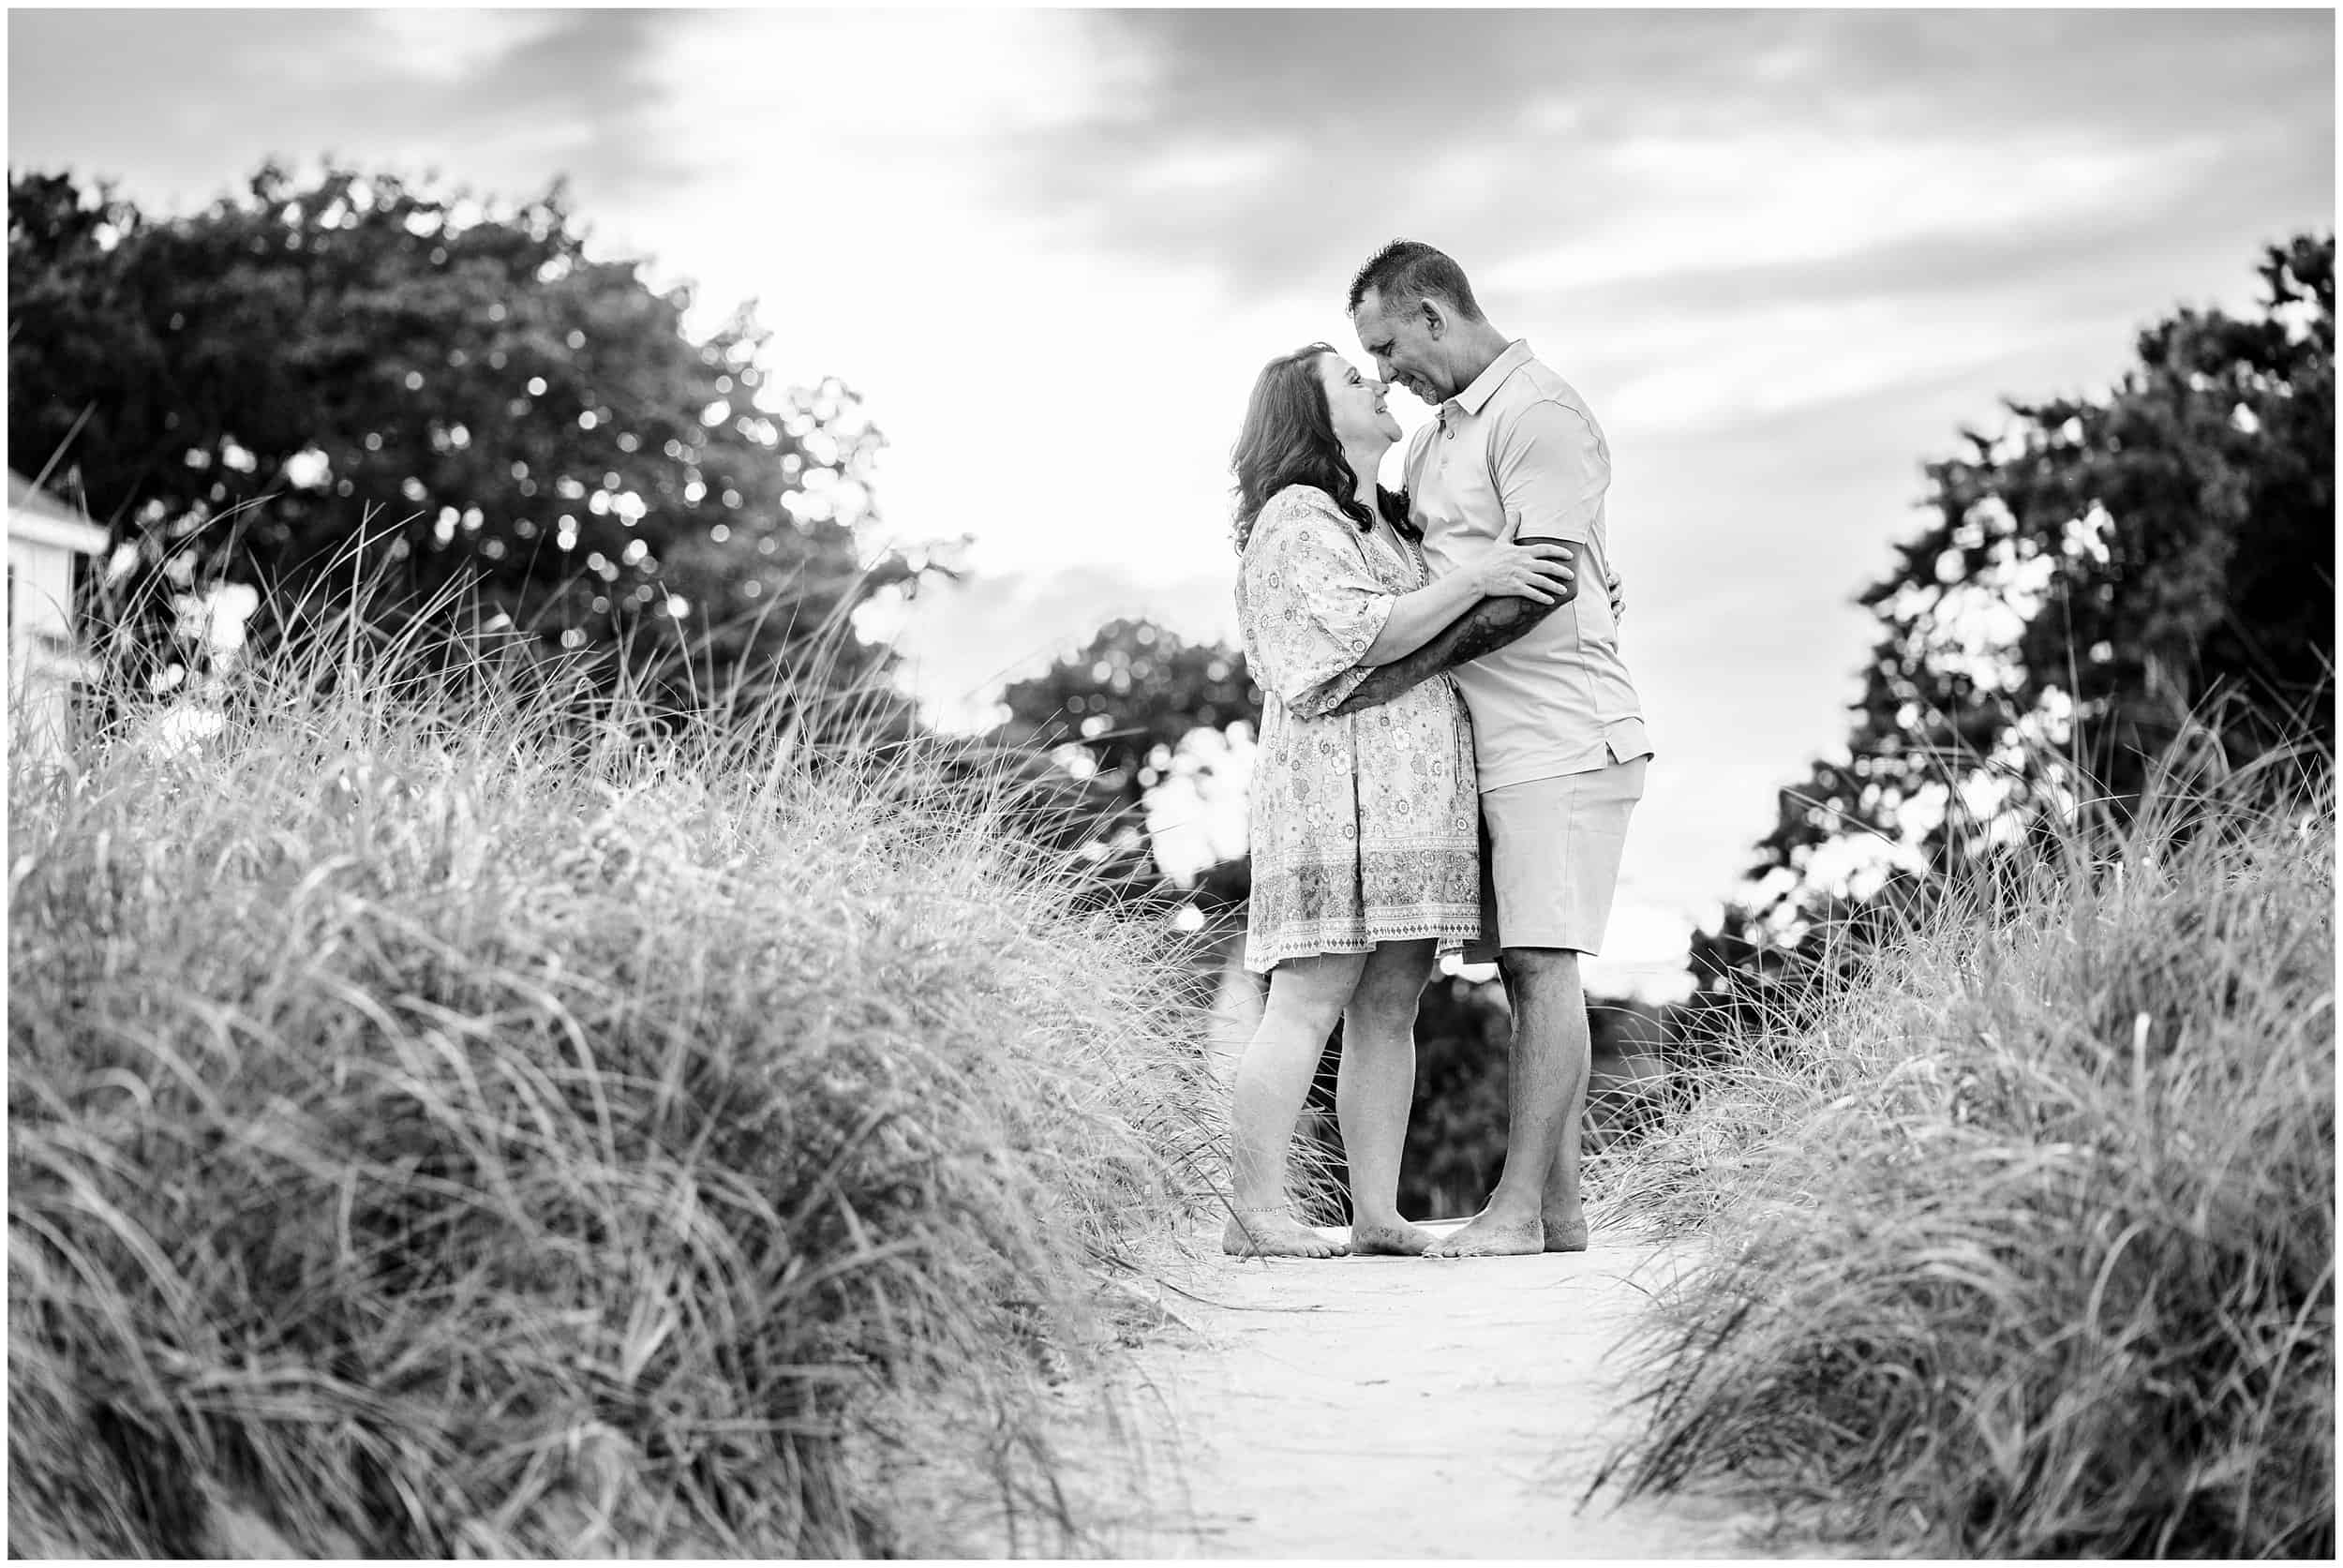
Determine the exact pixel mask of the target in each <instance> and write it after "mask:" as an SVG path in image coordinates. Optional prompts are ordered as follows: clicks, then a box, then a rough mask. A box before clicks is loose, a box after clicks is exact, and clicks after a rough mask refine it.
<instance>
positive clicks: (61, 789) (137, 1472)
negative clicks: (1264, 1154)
mask: <svg viewBox="0 0 2343 1568" xmlns="http://www.w3.org/2000/svg"><path fill="white" fill-rule="evenodd" d="M319 646H320V647H321V649H322V650H323V651H321V652H319V653H317V654H315V655H313V656H311V657H310V658H308V659H306V660H305V661H293V662H291V663H289V664H288V663H277V664H273V665H267V666H266V667H255V668H251V669H247V670H245V671H243V672H241V673H240V674H239V675H237V676H236V677H235V678H234V679H233V680H232V681H231V683H230V685H231V690H230V691H229V692H228V694H227V695H226V698H225V700H224V701H223V702H222V703H221V704H220V705H219V706H218V708H217V709H216V711H215V712H214V713H212V714H211V716H210V718H209V720H208V725H209V727H210V728H212V729H214V730H215V731H216V733H213V734H211V735H210V737H209V739H204V740H202V741H201V743H200V744H192V743H187V744H165V745H155V744H147V743H142V742H140V741H138V740H136V739H117V740H114V741H112V742H110V743H108V744H105V745H102V746H97V747H93V748H91V749H89V750H88V751H86V752H85V753H84V754H82V755H80V756H78V757H74V758H69V759H67V760H64V761H62V762H41V761H38V760H36V759H33V758H30V757H27V756H22V755H19V756H16V757H12V759H11V772H10V780H9V783H10V788H9V802H8V809H9V829H10V871H9V903H8V913H9V920H8V953H9V993H10V995H9V1001H10V1006H9V1009H8V1016H9V1068H10V1070H9V1085H8V1113H9V1129H10V1140H9V1156H8V1177H9V1188H8V1211H9V1274H8V1292H9V1307H10V1316H9V1365H10V1377H9V1391H8V1426H9V1436H10V1454H11V1475H10V1486H9V1490H8V1525H9V1542H10V1547H11V1550H12V1551H13V1552H15V1553H18V1554H23V1555H35V1556H40V1555H67V1556H115V1555H134V1556H187V1555H198V1556H201V1555H214V1554H216V1553H220V1552H223V1551H226V1550H230V1549H232V1548H233V1546H234V1545H235V1543H234V1542H232V1541H231V1540H229V1539H228V1538H227V1535H226V1534H224V1533H223V1531H226V1530H227V1524H226V1521H229V1520H231V1519H235V1518H250V1519H253V1520H256V1521H258V1522H259V1524H260V1525H261V1527H263V1528H264V1531H266V1532H268V1533H266V1534H264V1535H263V1537H262V1539H263V1541H264V1543H265V1542H274V1543H276V1545H277V1546H281V1547H282V1548H283V1549H287V1550H291V1551H295V1552H312V1553H324V1554H329V1555H351V1554H354V1555H360V1556H443V1555H454V1554H462V1555H472V1554H482V1555H500V1556H561V1555H575V1554H580V1553H606V1552H626V1553H632V1554H657V1553H670V1554H672V1553H676V1552H682V1553H685V1554H688V1555H711V1556H727V1555H759V1556H825V1557H835V1556H861V1555H870V1554H879V1553H885V1552H888V1551H890V1550H895V1549H901V1547H902V1546H903V1540H902V1536H901V1532H900V1531H899V1529H898V1528H897V1527H898V1523H899V1521H898V1520H897V1518H896V1517H895V1516H894V1513H893V1505H892V1502H891V1500H890V1498H889V1495H888V1490H887V1482H886V1474H887V1467H886V1464H885V1462H884V1460H885V1454H884V1452H883V1449H884V1445H885V1444H886V1443H888V1442H890V1441H893V1442H908V1443H913V1444H917V1445H919V1446H920V1447H921V1449H922V1450H923V1453H922V1455H921V1457H923V1458H933V1457H934V1456H936V1455H939V1454H942V1455H948V1456H957V1457H958V1458H960V1459H963V1460H964V1462H965V1463H967V1464H969V1465H971V1466H975V1467H978V1468H985V1467H990V1468H991V1470H992V1471H993V1472H994V1473H997V1475H998V1476H999V1477H1000V1478H1001V1485H1002V1486H1003V1487H1004V1488H1005V1496H1004V1500H1003V1505H1004V1507H1006V1508H1008V1509H1010V1510H1012V1511H1018V1510H1021V1509H1022V1510H1023V1511H1024V1512H1026V1513H1028V1514H1031V1515H1033V1516H1036V1517H1037V1518H1039V1517H1041V1516H1047V1515H1050V1514H1051V1513H1052V1510H1055V1511H1056V1516H1055V1517H1054V1518H1053V1519H1051V1520H1050V1521H1049V1522H1050V1523H1051V1524H1052V1526H1053V1527H1054V1528H1058V1529H1061V1530H1067V1531H1071V1530H1074V1529H1077V1528H1078V1526H1079V1521H1078V1520H1073V1519H1069V1518H1067V1517H1066V1516H1065V1515H1064V1513H1063V1508H1062V1504H1061V1502H1060V1501H1057V1500H1053V1499H1052V1496H1051V1494H1050V1491H1049V1488H1048V1486H1047V1485H1046V1472H1047V1464H1046V1454H1044V1462H1042V1463H1041V1465H1040V1466H1039V1470H1038V1473H1039V1474H1041V1475H1042V1477H1043V1481H1042V1482H1041V1483H1039V1484H1035V1485H1032V1486H1028V1483H1031V1482H1032V1481H1033V1477H1034V1476H1035V1475H1036V1474H1037V1469H1036V1465H1035V1463H1034V1459H1033V1456H1035V1455H1036V1454H1040V1453H1043V1451H1044V1449H1045V1447H1046V1442H1047V1438H1046V1433H1045V1424H1044V1422H1043V1420H1042V1419H1041V1410H1042V1407H1043V1405H1044V1404H1046V1402H1047V1401H1046V1400H1045V1398H1044V1391H1045V1384H1046V1381H1047V1379H1048V1377H1049V1376H1050V1375H1051V1373H1050V1368H1051V1367H1052V1366H1053V1365H1054V1364H1055V1363H1056V1362H1057V1361H1058V1360H1060V1359H1061V1358H1066V1357H1072V1358H1077V1359H1079V1358H1080V1357H1081V1356H1082V1355H1084V1354H1085V1353H1087V1349H1088V1347H1091V1346H1094V1345H1097V1344H1102V1343H1109V1342H1111V1338H1110V1337H1108V1336H1106V1335H1104V1334H1102V1333H1101V1332H1100V1325H1101V1323H1102V1322H1104V1321H1105V1316H1106V1314H1107V1313H1108V1311H1109V1308H1108V1307H1106V1306H1105V1305H1103V1304H1102V1296H1101V1292H1100V1289H1099V1287H1100V1281H1101V1278H1102V1277H1103V1276H1104V1274H1105V1272H1106V1271H1108V1270H1110V1269H1111V1268H1112V1266H1113V1264H1114V1262H1115V1260H1116V1259H1117V1258H1118V1257H1119V1256H1121V1255H1122V1254H1123V1253H1124V1252H1125V1251H1126V1250H1127V1247H1129V1245H1130V1244H1131V1243H1132V1241H1133V1240H1134V1238H1138V1237H1142V1236H1145V1235H1148V1234H1151V1233H1154V1232H1157V1231H1160V1230H1161V1229H1162V1228H1163V1227H1164V1226H1165V1225H1166V1224H1167V1223H1169V1222H1170V1221H1171V1220H1172V1219H1173V1218H1174V1217H1177V1216H1179V1215H1181V1214H1183V1213H1184V1212H1186V1211H1187V1210H1189V1209H1190V1208H1192V1207H1193V1206H1195V1205H1197V1204H1199V1203H1208V1202H1210V1194H1209V1192H1208V1185H1209V1179H1210V1177H1211V1176H1212V1175H1213V1173H1214V1172H1215V1169H1216V1167H1215V1165H1214V1162H1213V1160H1212V1158H1211V1156H1212V1155H1213V1153H1214V1147H1215V1140H1216V1129H1215V1128H1214V1127H1212V1126H1210V1125H1209V1122H1208V1120H1207V1113H1206V1112H1205V1111H1204V1110H1203V1109H1202V1108H1203V1107H1204V1106H1205V1105H1206V1104H1207V1103H1208V1102H1207V1100H1206V1099H1205V1098H1204V1097H1202V1096H1201V1095H1200V1093H1199V1092H1198V1091H1199V1081H1198V1078H1199V1071H1200V1069H1199V1068H1198V1067H1197V1066H1196V1065H1195V1064H1197V1062H1198V1055H1199V1053H1198V1052H1197V1051H1196V1049H1195V1046H1194V1044H1193V1042H1192V1040H1191V1039H1190V1038H1188V1020H1187V1016H1186V1010H1185V1008H1184V1007H1183V1005H1182V1004H1181V1002H1180V1001H1179V999H1178V998H1177V997H1175V995H1174V994H1173V992H1174V990H1175V988H1176V986H1177V984H1178V983H1179V981H1180V979H1181V978H1182V974H1183V972H1182V971H1181V969H1180V967H1179V965H1178V964H1177V963H1171V962H1167V960H1166V957H1165V955H1164V953H1163V952H1162V950H1161V943H1162V941H1163V939H1164V933H1163V932H1162V930H1161V928H1160V925H1159V922H1156V921H1147V920H1140V919H1134V918H1129V917H1127V916H1124V915H1118V914H1116V913H1114V912H1113V911H1112V910H1111V909H1105V908H1101V907H1099V906H1098V903H1097V901H1095V900H1086V899H1083V898H1081V897H1078V896H1076V892H1077V889H1076V888H1075V886H1074V883H1073V881H1072V879H1071V877H1070V875H1069V874H1068V873H1067V871H1066V870H1065V869H1064V868H1063V866H1062V865H1061V864H1060V863H1058V862H1057V861H1056V860H1054V859H1051V858H1050V857H1048V856H1046V855H1045V854H1044V853H1043V852H1042V851H1041V850H1040V849H1039V848H1037V847H1036V846H1034V845H1033V844H1031V843H1030V842H1029V841H1028V840H1026V839H1025V838H1024V837H1022V835H1021V833H1020V831H1019V830H1018V828H1017V818H1018V813H1019V809H1020V807H1019V802H1018V801H1016V800H1014V799H1010V798H1009V797H1010V793H1011V792H1010V791H1009V790H1008V789H1006V788H993V787H988V786H987V784H986V782H985V780H983V779H982V778H977V779H973V780H972V779H971V778H970V777H969V776H968V775H967V773H966V770H965V769H949V768H946V767H942V766H934V767H931V766H928V760H932V759H923V754H922V753H921V752H920V749H919V748H918V747H916V746H914V747H909V748H902V747H899V748H897V749H896V750H895V751H894V752H893V753H892V754H890V760H888V761H887V762H885V763H884V764H873V763H871V762H868V761H858V760H857V759H856V758H855V757H854V756H853V755H852V754H850V753H841V752H837V751H831V752H827V753H824V754H820V755H814V754H811V753H809V752H808V751H807V750H806V749H804V748H801V747H796V746H793V745H791V744H790V743H789V738H788V737H786V736H779V735H771V734H767V735H764V736H759V737H754V738H751V739H749V740H748V741H746V742H743V741H741V740H740V739H739V738H738V737H726V736H724V735H719V734H718V733H716V732H714V731H712V730H708V731H703V730H699V729H694V728H693V727H691V726H689V725H685V726H682V727H681V728H680V729H677V727H676V726H674V725H672V724H670V725H667V726H665V728H666V730H667V731H668V733H666V734H665V735H664V737H663V738H656V739H653V738H650V731H649V730H647V729H646V728H645V727H644V726H642V725H639V724H627V723H623V722H615V721H614V720H613V719H612V717H611V715H610V714H609V713H608V712H607V710H605V712H604V718H603V720H602V722H600V723H597V724H580V723H579V722H577V721H576V719H575V714H574V712H573V711H571V710H569V709H564V708H562V707H561V706H560V704H559V703H557V702H555V701H553V700H552V699H550V698H548V697H545V696H542V695H524V694H517V693H518V691H519V688H515V687H511V686H507V685H505V684H504V683H502V682H500V680H499V679H495V676H494V672H493V671H492V670H490V671H483V670H482V669H478V668H474V669H471V670H470V671H468V672H463V677H464V678H462V679H446V678H445V677H444V676H441V675H434V674H431V673H427V672H428V671H430V670H433V669H439V670H442V671H443V670H444V669H445V667H446V658H445V652H444V650H434V651H433V656H432V658H431V659H430V660H428V661H425V660H421V659H417V658H412V657H410V655H411V654H412V653H413V652H414V650H412V649H411V648H404V649H402V648H393V649H391V650H377V651H376V652H374V653H372V654H369V655H366V656H365V657H363V658H360V657H358V656H357V655H356V654H355V652H354V650H356V648H357V647H358V644H357V642H356V640H355V639H352V640H351V641H350V642H349V643H348V644H347V645H345V646H342V647H341V648H339V649H338V650H336V649H335V648H334V647H333V646H331V644H330V641H329V643H326V644H321V645H319ZM533 689H543V683H540V686H539V687H538V688H533ZM392 694H396V695H395V696H394V695H392ZM148 733H149V735H150V736H151V735H152V734H154V733H156V732H155V731H153V730H152V729H151V728H150V730H149V731H148ZM883 1405H884V1406H890V1407H891V1408H894V1409H897V1410H901V1409H905V1408H909V1409H915V1410H916V1409H919V1408H933V1409H934V1410H935V1411H938V1412H939V1416H938V1419H937V1420H936V1422H935V1423H934V1424H933V1426H930V1427H929V1428H928V1429H925V1430H919V1429H911V1430H906V1429H904V1427H903V1424H902V1423H901V1422H900V1421H896V1422H891V1423H886V1422H880V1421H878V1420H877V1419H876V1418H875V1416H874V1414H873V1412H875V1411H878V1410H879V1409H880V1408H881V1407H882V1406H883ZM944 1411H950V1412H953V1419H951V1420H948V1421H947V1420H945V1419H943V1417H942V1412H944ZM874 1453H875V1454H876V1456H877V1457H876V1460H875V1461H874V1459H873V1454H874ZM1074 1538H1075V1537H1074V1536H1071V1535H1068V1536H1067V1537H1066V1539H1069V1540H1070V1539H1074Z"/></svg>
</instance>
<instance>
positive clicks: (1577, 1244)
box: [1545, 1215, 1587, 1252]
mask: <svg viewBox="0 0 2343 1568" xmlns="http://www.w3.org/2000/svg"><path fill="white" fill-rule="evenodd" d="M1545 1249H1546V1250H1547V1251H1548V1252H1584V1251H1585V1250H1586V1249H1587V1217H1586V1216H1584V1215H1580V1216H1579V1217H1577V1218H1575V1219H1548V1220H1546V1221H1545Z"/></svg>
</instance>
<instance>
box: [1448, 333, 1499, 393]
mask: <svg viewBox="0 0 2343 1568" xmlns="http://www.w3.org/2000/svg"><path fill="white" fill-rule="evenodd" d="M1457 326H1458V327H1459V329H1460V330H1459V332H1458V334H1457V343H1456V358H1455V362H1454V363H1455V368H1456V391H1457V392H1458V393H1459V394H1461V393H1462V392H1463V391H1464V389H1465V388H1467V387H1469V386H1470V385H1471V384H1472V383H1473V382H1475V381H1479V380H1480V379H1481V375H1482V372H1484V371H1485V370H1486V369H1488V367H1489V366H1492V365H1495V364H1496V363H1497V362H1498V360H1499V359H1500V357H1501V356H1502V355H1503V354H1504V352H1505V351H1506V350H1507V349H1510V348H1512V347H1513V346H1514V340H1513V339H1512V338H1510V337H1508V336H1505V335H1504V334H1503V333H1501V332H1500V331H1498V330H1497V329H1496V328H1495V327H1494V326H1491V325H1490V324H1489V323H1488V322H1486V321H1460V322H1458V323H1457Z"/></svg>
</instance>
